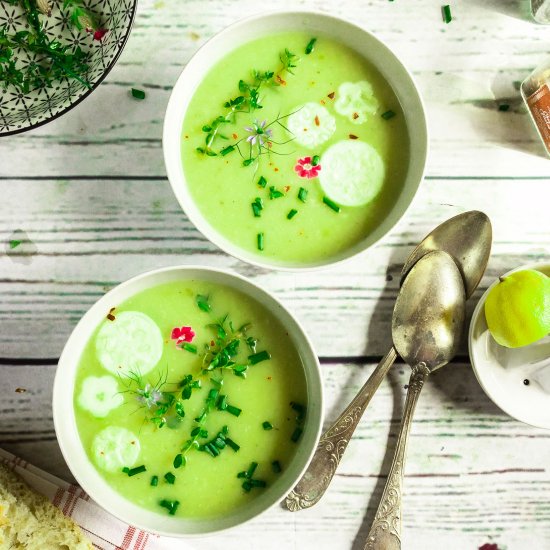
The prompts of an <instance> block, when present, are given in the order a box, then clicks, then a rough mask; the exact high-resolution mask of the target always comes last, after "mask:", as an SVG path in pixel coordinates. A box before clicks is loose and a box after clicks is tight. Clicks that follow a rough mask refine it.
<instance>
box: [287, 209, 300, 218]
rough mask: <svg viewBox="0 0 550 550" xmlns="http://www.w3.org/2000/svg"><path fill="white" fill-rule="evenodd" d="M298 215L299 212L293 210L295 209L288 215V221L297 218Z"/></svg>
mask: <svg viewBox="0 0 550 550" xmlns="http://www.w3.org/2000/svg"><path fill="white" fill-rule="evenodd" d="M296 214H298V210H296V209H295V208H293V209H292V210H290V212H289V213H288V214H287V215H286V218H287V220H291V219H292V218H293V217H294V216H296Z"/></svg>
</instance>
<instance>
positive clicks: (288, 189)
mask: <svg viewBox="0 0 550 550" xmlns="http://www.w3.org/2000/svg"><path fill="white" fill-rule="evenodd" d="M283 191H284V192H285V193H288V192H289V191H290V185H285V186H284V187H283Z"/></svg>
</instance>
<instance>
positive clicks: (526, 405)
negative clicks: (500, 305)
mask: <svg viewBox="0 0 550 550" xmlns="http://www.w3.org/2000/svg"><path fill="white" fill-rule="evenodd" d="M523 269H536V270H537V271H541V272H542V273H545V274H546V275H548V276H550V264H548V263H544V264H530V265H524V266H522V267H518V268H517V269H513V270H512V271H509V272H508V273H505V276H506V275H508V274H510V273H513V272H514V271H519V270H523ZM497 283H498V280H497V281H495V282H494V283H493V284H492V285H491V286H490V287H489V288H488V289H487V291H486V292H485V294H483V296H482V297H481V299H480V300H479V302H478V304H477V306H476V308H475V310H474V314H473V316H472V321H471V323H470V331H469V334H468V345H469V349H470V360H471V361H472V366H473V368H474V372H475V374H476V377H477V379H478V381H479V383H480V384H481V387H482V388H483V389H484V390H485V393H486V394H487V395H488V396H489V397H490V398H491V399H492V400H493V401H494V402H495V404H496V405H498V406H499V407H500V408H501V409H502V410H503V411H504V412H506V413H507V414H509V415H510V416H512V417H514V418H516V419H517V420H520V421H521V422H525V423H526V424H531V425H532V426H536V427H538V428H546V429H550V337H546V338H544V339H543V340H540V341H538V342H535V343H534V344H531V345H530V346H525V347H522V348H514V349H509V348H505V347H503V346H500V345H499V344H497V343H496V342H495V340H494V338H493V337H492V336H491V334H490V333H489V330H488V328H487V322H486V321H485V309H484V307H485V300H486V299H487V295H488V294H489V292H490V291H491V289H492V288H493V287H494V286H495V285H496V284H497ZM524 380H528V381H529V384H528V385H525V384H524Z"/></svg>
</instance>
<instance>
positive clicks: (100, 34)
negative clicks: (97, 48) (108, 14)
mask: <svg viewBox="0 0 550 550" xmlns="http://www.w3.org/2000/svg"><path fill="white" fill-rule="evenodd" d="M106 34H107V29H97V30H95V31H94V40H99V41H100V42H101V39H102V38H103V37H104V36H105V35H106Z"/></svg>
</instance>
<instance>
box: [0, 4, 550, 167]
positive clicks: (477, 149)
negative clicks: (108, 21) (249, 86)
mask: <svg viewBox="0 0 550 550" xmlns="http://www.w3.org/2000/svg"><path fill="white" fill-rule="evenodd" d="M526 4H527V2H526V1H519V0H488V1H485V2H478V1H476V0H456V1H455V2H453V4H452V11H453V17H454V19H453V21H452V23H451V24H449V25H445V24H444V23H443V21H442V18H441V2H439V1H436V0H422V1H421V2H420V1H417V2H415V3H414V10H411V9H409V8H408V7H407V5H406V4H405V3H404V2H403V1H395V2H388V1H387V0H371V1H370V2H362V1H359V0H356V1H355V2H351V1H347V2H340V3H338V2H337V3H327V2H325V1H324V0H301V1H299V2H296V1H293V0H277V1H274V0H271V1H268V2H256V1H254V0H239V1H238V2H235V1H233V0H208V1H204V0H186V1H185V2H181V1H179V2H176V1H166V0H140V3H139V10H138V16H137V20H136V24H135V27H134V29H133V32H132V35H131V37H130V40H129V43H128V44H127V46H126V48H125V50H124V52H123V54H122V56H121V58H120V60H119V62H118V63H117V65H116V67H115V68H114V70H113V71H112V72H111V73H110V74H109V76H108V78H107V79H106V81H105V82H104V83H103V84H102V85H101V86H100V88H99V89H98V90H97V91H96V92H94V93H93V94H92V95H91V96H90V97H89V98H88V99H86V101H85V102H83V103H82V104H81V105H79V106H78V107H76V108H75V109H73V110H72V111H71V112H70V113H68V114H67V115H66V116H63V117H61V118H60V119H59V120H56V121H54V122H52V123H50V124H48V125H47V126H45V127H43V128H39V129H37V130H35V131H32V132H28V133H25V134H22V135H19V136H15V137H12V138H9V139H4V140H2V142H1V143H0V159H2V162H1V163H0V176H15V175H17V176H43V175H50V176H56V175H57V174H60V173H62V174H70V175H82V174H84V175H91V176H97V175H103V176H110V175H114V174H118V175H127V174H130V175H133V176H145V175H147V176H159V175H164V173H165V172H164V166H163V160H162V154H161V135H162V120H163V116H164V111H165V108H166V104H167V102H168V97H169V94H170V91H171V89H172V86H173V85H174V83H175V81H176V79H177V77H178V76H179V74H180V72H181V70H182V69H183V67H184V66H185V64H186V63H187V61H188V60H189V59H190V57H191V56H192V55H193V53H194V52H195V51H196V49H197V48H198V47H199V46H200V45H201V44H203V43H204V42H205V41H206V40H207V39H208V38H209V37H211V36H212V35H213V34H214V33H216V32H218V31H220V30H221V29H222V28H224V27H225V26H226V25H227V24H229V23H232V22H234V21H237V20H238V19H240V18H242V17H243V16H244V15H249V14H250V15H251V14H255V13H259V12H262V11H265V10H269V9H280V8H290V9H295V10H300V9H312V10H316V11H329V12H330V13H334V14H336V15H339V16H342V17H345V18H348V19H351V20H353V21H354V22H356V23H357V24H359V25H362V26H364V27H365V28H367V29H368V30H370V31H372V32H374V33H375V34H376V35H378V36H379V37H380V38H381V39H382V40H384V41H385V42H387V44H388V45H389V46H390V48H392V49H393V50H394V51H395V53H396V54H397V55H398V56H399V57H400V59H402V61H403V63H404V64H405V66H406V67H407V68H408V69H409V70H410V71H411V72H412V73H413V75H414V77H415V79H416V80H417V82H418V86H419V88H420V91H421V93H422V94H423V97H424V99H425V101H426V108H427V114H428V119H429V126H430V132H431V150H432V154H431V156H430V161H429V164H428V174H429V175H431V176H442V175H444V176H448V175H454V176H472V175H474V176H479V175H485V176H488V175H489V176H494V175H498V176H511V175H514V176H517V175H519V176H526V175H529V176H541V175H544V176H548V175H550V170H549V168H548V163H547V162H546V159H545V158H544V156H543V155H544V151H543V147H542V145H541V144H540V143H539V140H538V137H537V135H536V132H535V130H534V128H533V127H532V126H531V122H530V120H529V117H528V115H527V114H526V112H525V109H524V108H523V106H522V102H521V97H520V95H519V92H518V90H517V84H514V83H516V82H517V81H521V80H523V79H525V78H526V77H527V76H528V74H529V72H530V71H531V70H532V69H533V68H534V67H535V66H536V65H538V64H539V63H540V62H542V61H543V60H544V59H545V58H546V56H547V29H546V28H545V27H544V26H542V25H535V24H533V23H532V22H531V21H529V20H528V17H527V13H526ZM355 6H357V8H355ZM132 86H138V87H140V88H142V89H144V90H145V91H146V92H147V94H148V95H147V99H146V100H145V101H139V102H138V101H135V100H133V99H132V98H131V97H130V93H129V91H130V88H131V87H132ZM501 103H506V104H509V105H510V107H511V108H510V110H509V111H508V112H499V111H498V106H499V104H501ZM32 158H36V159H37V160H38V159H39V162H29V159H32Z"/></svg>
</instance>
